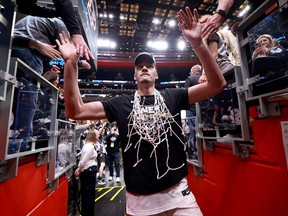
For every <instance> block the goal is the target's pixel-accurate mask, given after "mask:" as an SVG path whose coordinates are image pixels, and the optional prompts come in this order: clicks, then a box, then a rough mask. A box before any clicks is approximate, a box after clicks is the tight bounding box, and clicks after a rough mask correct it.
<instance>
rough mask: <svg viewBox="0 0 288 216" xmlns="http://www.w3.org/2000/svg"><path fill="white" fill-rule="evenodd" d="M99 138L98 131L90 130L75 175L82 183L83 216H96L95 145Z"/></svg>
mask: <svg viewBox="0 0 288 216" xmlns="http://www.w3.org/2000/svg"><path fill="white" fill-rule="evenodd" d="M98 137H99V133H97V132H96V130H90V131H89V132H88V133H87V135H86V142H85V144H84V145H83V148H82V150H81V157H80V161H79V164H78V168H77V169H76V170H75V175H76V176H77V177H80V182H81V199H82V200H81V205H82V206H81V215H83V216H94V208H95V201H94V200H95V187H96V173H97V162H96V159H97V152H96V150H95V145H96V143H97V140H98Z"/></svg>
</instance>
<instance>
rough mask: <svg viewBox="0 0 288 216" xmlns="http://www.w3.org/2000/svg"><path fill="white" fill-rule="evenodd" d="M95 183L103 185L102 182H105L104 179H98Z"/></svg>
mask: <svg viewBox="0 0 288 216" xmlns="http://www.w3.org/2000/svg"><path fill="white" fill-rule="evenodd" d="M97 184H98V185H104V184H106V182H105V180H104V179H100V180H98V181H97Z"/></svg>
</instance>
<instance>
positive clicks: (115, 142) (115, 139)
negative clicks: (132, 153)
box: [106, 134, 120, 154]
mask: <svg viewBox="0 0 288 216" xmlns="http://www.w3.org/2000/svg"><path fill="white" fill-rule="evenodd" d="M106 144H107V147H106V151H107V154H110V153H115V152H119V148H120V140H119V136H118V135H117V134H109V135H108V136H107V137H106Z"/></svg>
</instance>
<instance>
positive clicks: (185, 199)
mask: <svg viewBox="0 0 288 216" xmlns="http://www.w3.org/2000/svg"><path fill="white" fill-rule="evenodd" d="M178 26H179V28H180V29H181V31H182V34H183V36H184V37H185V38H186V39H187V40H188V41H189V42H190V44H191V46H192V47H193V48H194V50H195V53H196V54H197V55H198V57H199V59H200V61H201V64H202V65H203V67H204V69H205V72H206V76H207V82H205V83H202V84H199V85H195V86H193V87H190V88H188V89H187V88H186V89H166V90H165V91H164V92H161V93H160V92H159V91H157V90H156V89H155V80H156V79H158V73H157V69H156V62H155V59H154V57H153V56H152V55H151V54H149V53H140V54H139V55H138V56H137V57H136V58H135V61H134V66H135V73H134V79H135V80H136V81H137V87H138V89H137V91H136V92H135V95H134V96H131V95H121V96H119V97H114V98H112V99H109V100H106V101H102V102H101V101H95V102H89V103H83V101H82V99H81V97H80V93H79V88H78V83H77V78H78V77H77V64H76V62H77V60H78V58H79V55H78V54H77V53H76V51H75V46H74V45H73V44H72V43H71V42H69V39H68V37H67V36H66V35H65V34H64V35H61V37H60V38H61V41H57V43H58V46H59V48H60V51H61V53H62V56H63V58H64V59H65V62H66V63H65V67H64V79H65V82H64V89H65V97H66V104H65V105H66V114H67V115H68V117H69V118H73V119H105V118H107V119H108V120H109V121H110V122H114V121H116V122H117V126H118V129H119V135H120V140H121V149H122V156H123V167H124V180H125V184H126V190H127V192H126V210H127V215H155V214H163V213H165V214H167V215H170V214H171V215H172V214H174V215H189V216H192V215H194V216H195V215H197V216H198V215H199V216H200V215H202V213H201V210H200V208H199V207H198V205H197V203H196V200H195V197H194V195H193V194H192V193H191V191H190V190H189V188H188V183H187V179H186V176H187V174H188V168H187V159H186V153H185V149H186V146H185V143H184V140H183V135H182V134H183V130H182V127H181V116H180V111H181V110H187V109H188V108H189V104H193V103H195V102H197V101H201V100H203V99H205V98H208V97H210V96H212V95H215V94H218V93H219V92H221V91H222V90H223V88H224V87H225V86H226V81H225V79H224V77H223V75H222V74H221V72H220V69H219V67H218V66H217V64H216V62H215V60H214V59H213V58H212V56H211V54H210V52H209V50H208V49H207V47H206V46H205V45H204V44H202V38H201V24H200V23H199V16H198V12H197V10H194V15H193V14H192V12H191V11H190V9H189V8H188V7H187V8H186V13H185V12H184V11H183V10H180V12H179V16H178Z"/></svg>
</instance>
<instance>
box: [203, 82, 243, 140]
mask: <svg viewBox="0 0 288 216" xmlns="http://www.w3.org/2000/svg"><path fill="white" fill-rule="evenodd" d="M199 105H200V111H201V116H200V119H201V120H200V124H199V128H200V129H201V130H202V133H203V136H204V137H223V136H231V137H241V117H240V113H239V105H238V98H237V94H236V89H235V88H230V87H227V88H225V89H224V91H223V92H222V93H220V94H218V95H216V96H214V97H211V98H209V99H207V100H205V101H201V102H200V103H199Z"/></svg>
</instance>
